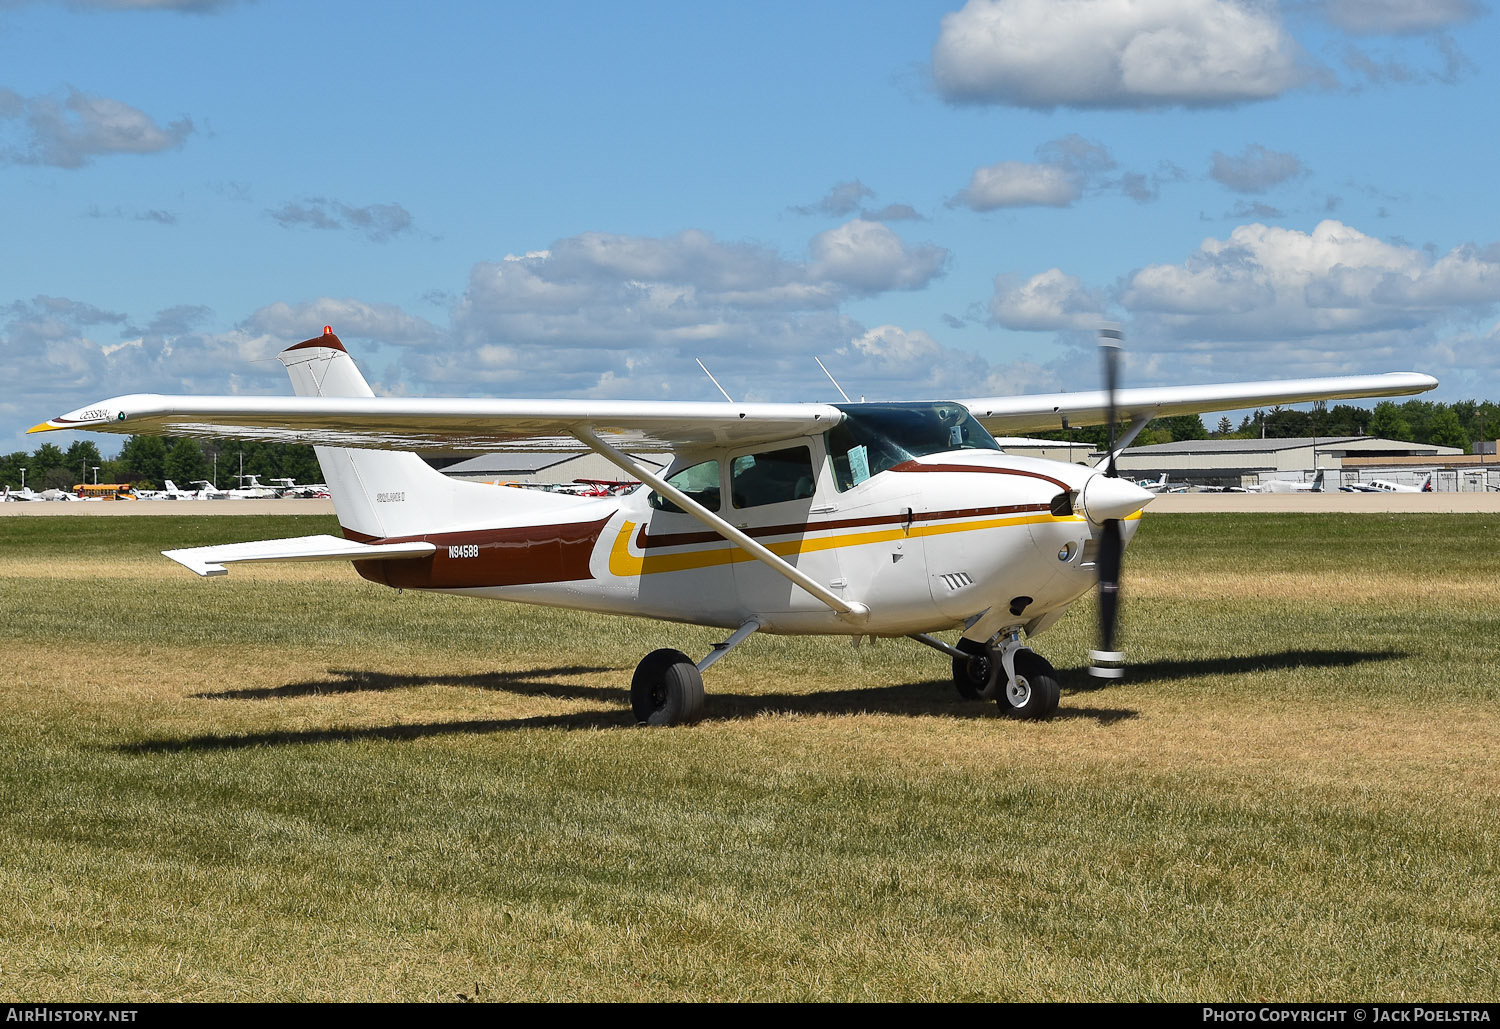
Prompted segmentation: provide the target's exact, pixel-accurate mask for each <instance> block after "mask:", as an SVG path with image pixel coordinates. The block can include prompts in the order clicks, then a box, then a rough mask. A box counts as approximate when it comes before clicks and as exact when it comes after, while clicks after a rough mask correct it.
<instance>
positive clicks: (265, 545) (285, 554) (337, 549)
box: [161, 536, 437, 575]
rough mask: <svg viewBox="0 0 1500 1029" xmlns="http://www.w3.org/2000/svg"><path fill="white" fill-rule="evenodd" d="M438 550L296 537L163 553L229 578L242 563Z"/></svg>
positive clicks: (408, 554) (418, 544)
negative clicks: (235, 566)
mask: <svg viewBox="0 0 1500 1029" xmlns="http://www.w3.org/2000/svg"><path fill="white" fill-rule="evenodd" d="M436 550H437V547H436V546H434V545H433V544H431V543H423V542H420V541H414V542H411V543H358V542H355V541H354V540H346V539H342V538H340V537H338V536H297V537H294V538H292V539H284V540H256V541H254V542H253V543H225V544H222V545H220V546H216V547H189V548H187V549H185V550H163V551H162V552H161V553H162V556H163V557H170V558H171V559H172V560H173V561H176V562H177V563H178V564H180V565H182V566H183V567H184V568H187V569H189V570H190V571H193V572H196V573H197V574H199V575H228V574H229V569H228V568H225V567H224V566H225V565H229V564H237V563H239V562H241V561H368V560H372V559H375V558H379V559H382V560H389V559H392V558H408V557H426V556H428V555H429V554H431V553H433V552H434V551H436Z"/></svg>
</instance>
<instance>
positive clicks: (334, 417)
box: [29, 372, 1437, 453]
mask: <svg viewBox="0 0 1500 1029" xmlns="http://www.w3.org/2000/svg"><path fill="white" fill-rule="evenodd" d="M1435 386H1437V380H1436V379H1434V378H1432V377H1431V376H1429V375H1422V374H1420V373H1417V372H1389V373H1386V374H1383V375H1349V376H1335V377H1330V378H1319V379H1288V380H1282V381H1267V382H1243V383H1217V384H1210V385H1200V386H1159V387H1138V388H1133V389H1123V390H1120V391H1119V392H1118V394H1117V404H1118V410H1119V413H1120V416H1121V417H1122V418H1128V419H1134V420H1137V421H1140V420H1143V419H1149V418H1155V417H1161V416H1169V415H1180V414H1203V413H1206V412H1209V411H1226V410H1237V409H1241V408H1252V407H1266V406H1271V405H1275V404H1295V403H1302V402H1306V401H1311V400H1343V399H1354V398H1364V397H1390V396H1409V395H1411V394H1414V393H1422V392H1425V391H1426V390H1430V389H1432V388H1434V387H1435ZM960 403H962V404H964V405H965V406H966V407H967V408H968V409H969V410H970V411H971V412H972V413H973V414H974V416H975V417H976V418H977V419H978V420H979V421H980V423H981V424H983V425H984V427H985V428H986V429H988V430H990V432H992V433H995V434H997V435H1014V434H1017V433H1025V432H1037V431H1045V430H1048V429H1057V428H1060V427H1061V425H1062V419H1063V418H1067V419H1068V421H1069V424H1072V425H1097V424H1102V423H1103V422H1104V421H1106V419H1107V418H1108V413H1107V412H1108V406H1109V405H1108V398H1107V397H1106V395H1105V393H1104V392H1102V391H1099V390H1092V391H1086V392H1079V393H1052V394H1035V395H1031V396H1015V397H983V398H978V399H972V400H962V401H960ZM841 406H842V405H841ZM843 417H844V414H843V412H842V411H841V410H840V408H839V407H837V406H834V405H832V404H764V403H761V404H753V403H747V404H735V403H731V404H720V403H695V402H680V401H678V402H657V401H624V400H612V401H592V400H491V399H447V398H442V399H429V398H417V397H319V396H302V397H246V396H163V395H160V394H133V395H130V396H123V397H115V398H113V399H110V400H104V401H100V402H99V403H96V404H92V405H90V406H88V407H86V408H80V409H78V410H76V411H70V412H69V413H67V414H64V415H60V416H58V417H56V418H53V419H51V420H49V421H46V422H43V423H41V424H40V425H37V426H35V427H33V428H32V429H30V430H29V431H30V432H43V431H48V430H53V429H89V430H92V431H95V432H114V433H122V434H145V435H172V436H200V437H225V438H235V439H253V440H264V441H268V442H278V443H304V444H313V445H317V446H328V447H360V448H376V449H385V450H448V451H483V452H495V451H537V450H558V451H576V450H577V449H578V446H579V441H580V439H581V438H582V437H581V436H580V433H587V434H593V435H596V436H597V437H598V438H599V439H600V440H602V441H604V442H605V443H607V444H608V445H609V446H611V447H614V448H616V449H618V450H621V451H626V452H642V453H651V452H661V451H677V450H691V449H696V448H700V447H720V446H740V445H757V444H764V443H774V442H777V441H779V440H784V439H792V438H794V437H797V436H806V435H812V434H815V433H821V432H825V431H827V430H828V429H830V428H832V427H833V426H835V425H837V424H838V423H839V422H840V421H842V420H843Z"/></svg>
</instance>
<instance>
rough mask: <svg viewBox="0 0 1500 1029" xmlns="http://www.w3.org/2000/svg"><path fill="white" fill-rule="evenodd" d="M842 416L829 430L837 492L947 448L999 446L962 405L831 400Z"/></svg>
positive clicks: (974, 448) (982, 448) (993, 448)
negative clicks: (841, 402) (840, 402)
mask: <svg viewBox="0 0 1500 1029" xmlns="http://www.w3.org/2000/svg"><path fill="white" fill-rule="evenodd" d="M834 406H835V407H837V408H838V409H839V410H840V411H843V412H844V420H843V421H842V422H840V423H839V424H838V426H837V427H836V428H833V429H830V430H828V456H829V457H830V458H831V459H832V461H833V475H834V479H835V481H836V482H837V483H838V488H839V490H840V492H842V491H844V490H847V489H851V488H853V487H855V486H858V485H859V484H860V483H862V482H864V481H865V480H866V479H868V478H869V477H870V476H872V475H878V474H880V473H881V472H883V471H885V470H886V469H887V468H892V467H894V466H896V465H898V464H900V463H901V462H903V461H910V460H911V459H912V458H915V457H926V456H927V455H928V454H941V453H944V452H945V451H949V450H999V449H1000V444H998V443H996V442H995V440H994V437H992V436H991V435H990V434H989V433H988V432H986V431H985V428H984V426H983V425H980V424H979V422H977V421H976V420H975V419H974V416H973V415H972V414H970V413H969V409H968V408H966V407H964V406H963V405H962V404H955V403H941V404H835V405H834Z"/></svg>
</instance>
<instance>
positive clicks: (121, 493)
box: [73, 482, 135, 500]
mask: <svg viewBox="0 0 1500 1029" xmlns="http://www.w3.org/2000/svg"><path fill="white" fill-rule="evenodd" d="M73 492H74V493H75V494H76V495H77V496H80V497H83V498H84V499H85V500H87V499H89V498H91V497H98V498H99V499H101V500H134V499H135V494H134V493H132V492H130V483H128V482H93V483H88V482H80V483H78V485H76V486H74V487H73Z"/></svg>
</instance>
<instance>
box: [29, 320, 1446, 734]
mask: <svg viewBox="0 0 1500 1029" xmlns="http://www.w3.org/2000/svg"><path fill="white" fill-rule="evenodd" d="M1101 335H1102V336H1105V337H1107V338H1106V340H1105V348H1104V353H1105V357H1106V359H1105V364H1104V367H1105V381H1106V388H1105V389H1104V390H1102V391H1094V392H1081V393H1059V394H1053V395H1047V396H1030V397H991V398H982V399H977V400H965V401H942V402H936V403H931V402H929V403H858V404H855V403H845V404H812V403H809V404H761V403H757V404H750V403H735V402H729V403H658V402H645V401H592V400H591V401H557V400H552V401H547V400H473V399H467V400H466V399H420V398H409V397H376V396H375V395H374V393H373V392H372V391H371V390H370V387H369V386H368V385H367V384H366V382H365V379H364V376H363V375H361V374H360V372H359V370H358V368H356V367H355V364H354V361H353V359H352V358H351V357H350V356H349V354H348V353H347V352H346V351H345V349H344V346H343V344H342V343H340V342H339V339H338V337H337V336H335V335H334V334H333V330H332V329H331V328H326V327H325V329H324V330H323V335H322V336H315V337H313V338H312V339H309V340H306V341H305V342H302V343H298V344H296V345H295V346H293V347H290V348H289V349H287V350H285V351H283V352H282V354H281V355H280V357H281V362H282V363H283V364H284V365H285V366H286V369H287V372H288V374H289V375H290V376H291V380H292V389H293V391H294V392H295V393H296V396H295V397H247V396H222V397H213V396H176V397H174V396H159V395H134V396H124V397H116V398H114V399H111V400H103V401H100V402H98V403H95V404H90V405H88V406H87V407H84V408H80V409H79V410H76V411H72V412H69V413H68V414H65V415H61V416H59V417H57V418H54V419H52V420H51V421H48V422H43V423H42V424H40V425H38V426H36V427H35V428H33V429H32V430H31V431H32V432H38V431H46V430H52V429H93V430H97V431H101V432H115V433H136V434H157V435H177V436H200V437H234V438H241V439H254V440H267V441H273V442H295V443H310V444H313V445H314V446H315V447H316V448H317V456H318V461H319V463H320V464H321V465H322V468H323V474H324V477H325V479H326V480H327V483H328V487H329V489H330V491H331V492H332V495H333V502H334V508H335V510H336V512H337V514H338V519H339V524H340V526H341V528H342V530H343V534H344V536H343V538H339V537H337V536H308V537H300V538H296V539H282V540H264V541H260V542H255V543H239V544H229V545H225V546H211V547H194V548H191V549H187V550H171V551H165V552H164V553H165V554H166V556H167V557H170V558H171V559H172V560H174V561H177V562H179V563H180V564H182V565H185V566H186V567H188V568H190V569H192V570H193V571H195V572H197V573H198V574H199V575H222V574H225V573H226V572H227V570H228V569H227V566H228V565H230V564H232V563H236V562H241V561H283V560H284V561H298V560H301V561H319V560H348V561H353V562H354V567H355V569H356V570H357V571H358V572H359V574H360V575H362V576H363V577H365V578H366V579H369V580H371V581H374V582H378V583H383V584H384V585H386V586H392V587H399V588H405V589H425V590H438V591H443V592H449V593H462V594H470V595H473V596H481V597H495V598H500V599H505V600H512V601H522V602H527V603H533V604H547V605H552V606H557V607H567V608H578V609H584V610H593V611H606V612H614V613H619V614H630V615H641V616H645V617H650V618H659V619H665V620H667V621H675V622H687V623H695V624H701V625H711V626H718V627H721V628H724V629H729V630H732V631H731V633H730V634H729V636H728V638H727V639H726V640H725V641H724V642H722V643H720V644H718V645H716V646H715V647H714V648H713V650H712V651H711V652H710V653H709V654H708V655H707V656H706V657H704V658H703V659H702V660H701V661H697V662H694V661H693V660H692V659H691V658H690V657H688V656H687V655H686V654H683V653H681V652H679V651H676V650H670V649H663V650H657V651H654V652H653V653H651V654H649V655H647V656H646V658H645V659H644V660H643V661H641V663H640V665H639V666H638V667H637V668H636V671H635V675H634V678H633V679H632V682H631V688H630V695H631V706H632V708H633V709H634V711H635V715H636V717H637V720H638V721H640V722H643V723H647V724H651V725H666V724H673V723H680V722H689V721H693V720H694V719H696V718H698V717H699V715H700V714H701V712H702V709H703V703H704V697H703V678H702V672H703V671H704V670H706V669H707V668H708V667H709V666H710V665H712V664H713V663H714V662H715V661H717V660H719V659H720V658H721V657H723V656H724V655H725V654H727V653H728V652H729V651H730V650H731V649H732V648H733V647H735V646H737V645H738V644H739V643H741V642H742V641H744V640H745V639H746V638H748V637H749V636H750V635H751V634H752V633H755V632H770V633H787V634H822V635H844V636H851V637H859V636H872V637H873V636H910V637H912V638H913V639H915V640H917V641H919V642H921V643H924V644H926V645H928V646H931V647H933V648H935V649H937V650H940V651H942V652H944V653H946V654H948V655H949V656H950V657H951V658H952V659H953V672H954V683H955V685H956V686H957V687H958V690H959V692H960V693H961V694H962V695H964V696H965V697H970V698H976V697H982V698H986V699H989V698H993V699H994V700H996V701H997V703H998V704H999V706H1000V708H1001V709H1002V710H1004V711H1007V712H1009V713H1011V714H1013V715H1017V716H1019V717H1025V718H1045V717H1047V716H1048V715H1050V714H1051V713H1052V711H1053V710H1054V709H1055V708H1056V706H1057V703H1058V692H1059V691H1058V682H1057V675H1056V672H1054V671H1053V669H1052V666H1051V665H1049V664H1048V663H1047V662H1046V661H1045V660H1043V659H1042V658H1041V657H1040V656H1039V655H1037V654H1036V653H1034V652H1033V651H1032V650H1031V649H1030V648H1029V647H1028V646H1026V644H1025V643H1023V642H1022V634H1023V633H1024V634H1025V635H1026V636H1027V637H1031V636H1035V635H1037V634H1038V633H1040V632H1042V631H1044V630H1045V629H1047V628H1048V627H1049V626H1051V625H1053V624H1054V623H1055V622H1056V621H1057V620H1058V619H1059V618H1061V617H1062V615H1063V613H1064V612H1065V611H1066V610H1067V609H1068V606H1069V605H1070V604H1072V603H1073V602H1074V601H1076V600H1077V599H1078V598H1080V597H1081V596H1083V595H1084V594H1085V593H1087V592H1088V591H1089V590H1090V589H1091V588H1092V587H1093V586H1094V584H1095V583H1096V582H1097V583H1098V584H1099V586H1100V605H1099V606H1100V612H1101V616H1100V622H1101V644H1100V648H1099V650H1097V651H1095V652H1094V654H1093V659H1094V662H1095V667H1094V668H1093V669H1091V671H1093V672H1094V673H1095V674H1099V675H1105V676H1110V677H1113V676H1117V675H1119V674H1120V672H1121V668H1120V664H1119V663H1120V661H1121V655H1120V654H1119V653H1117V652H1115V651H1113V650H1112V649H1111V646H1112V641H1113V634H1114V623H1115V612H1116V591H1117V588H1118V584H1119V575H1120V558H1121V554H1122V553H1123V550H1124V546H1125V544H1126V542H1128V540H1129V538H1130V537H1131V536H1133V535H1134V532H1135V529H1136V527H1137V525H1138V519H1139V518H1140V513H1141V509H1142V508H1144V507H1145V506H1146V505H1147V504H1148V503H1150V502H1151V500H1152V499H1153V495H1152V494H1151V493H1148V492H1147V491H1145V490H1143V489H1141V488H1140V487H1138V486H1136V485H1135V484H1134V483H1132V482H1129V481H1127V480H1123V479H1120V478H1119V477H1117V476H1116V475H1115V470H1114V463H1113V461H1112V460H1110V461H1106V462H1105V464H1106V467H1104V468H1085V467H1081V466H1078V465H1070V464H1063V463H1061V462H1055V461H1046V460H1041V459H1036V458H1025V457H1012V456H1008V455H1006V454H1004V453H1002V452H1001V451H1000V449H999V448H998V447H997V446H996V444H995V441H994V439H993V438H992V437H991V435H990V431H989V430H994V431H998V432H1002V433H1017V434H1019V433H1024V432H1028V431H1035V430H1040V429H1049V428H1054V427H1058V426H1060V425H1062V424H1063V419H1065V418H1066V419H1069V420H1071V423H1072V424H1074V425H1085V424H1106V423H1107V424H1110V425H1111V426H1113V425H1114V423H1115V421H1116V417H1115V415H1116V411H1117V410H1118V411H1119V412H1122V413H1123V415H1124V416H1125V417H1126V418H1128V420H1129V425H1128V426H1127V428H1126V430H1125V432H1124V433H1123V434H1122V436H1121V438H1120V439H1119V440H1118V441H1116V440H1113V439H1112V440H1111V441H1110V447H1109V451H1108V452H1109V453H1110V454H1114V453H1116V452H1118V450H1120V449H1122V448H1123V447H1125V446H1127V445H1128V444H1129V442H1130V441H1131V440H1132V439H1134V438H1135V434H1136V433H1137V432H1139V430H1140V429H1142V428H1144V427H1145V425H1146V423H1147V422H1148V421H1150V420H1151V419H1152V418H1153V417H1156V416H1158V415H1177V414H1201V413H1204V412H1209V411H1220V410H1236V409H1240V408H1252V407H1269V406H1271V405H1273V404H1290V403H1298V402H1303V401H1310V400H1318V399H1347V398H1355V397H1376V396H1405V395H1409V394H1412V393H1420V392H1423V391H1425V390H1429V389H1432V388H1433V387H1435V386H1436V385H1437V380H1435V379H1433V378H1431V377H1430V376H1426V375H1420V374H1417V373H1414V372H1408V373H1390V374H1386V375H1366V376H1346V377H1338V378H1324V379H1303V380H1295V381H1286V382H1257V383H1240V384H1225V385H1210V386H1173V387H1162V388H1147V389H1126V390H1117V389H1116V388H1115V381H1114V380H1115V378H1116V374H1115V368H1116V366H1117V360H1116V355H1117V354H1118V345H1117V344H1116V343H1115V342H1113V340H1116V339H1118V338H1119V334H1118V333H1113V332H1105V333H1101ZM580 443H581V444H583V445H584V446H585V447H588V448H589V449H591V450H594V451H596V452H597V453H599V454H600V455H602V456H603V457H605V458H606V459H608V460H609V461H611V462H612V463H614V464H615V465H616V466H618V467H619V468H620V469H621V471H622V472H624V473H625V474H626V475H627V476H628V477H630V478H633V479H637V480H639V481H640V482H642V483H644V484H645V487H642V488H641V489H637V490H635V491H634V492H631V493H629V494H626V495H624V496H613V497H573V496H568V495H565V494H557V493H546V492H541V491H535V490H497V489H494V488H493V487H491V486H486V485H482V484H477V483H469V482H463V481H458V480H454V479H450V478H448V477H447V476H445V475H443V474H441V473H440V472H437V471H434V470H433V469H431V468H430V467H429V466H428V465H427V464H426V463H425V462H424V461H423V460H422V459H421V458H420V457H418V456H417V455H416V454H415V453H410V452H409V451H414V450H418V449H447V450H457V451H499V450H528V451H535V450H549V449H550V450H571V449H577V447H578V445H579V444H580ZM402 451H407V452H402ZM663 451H671V452H672V453H673V454H674V455H675V459H674V460H673V462H672V464H671V466H670V467H669V468H668V469H666V470H665V472H662V473H660V474H658V473H657V472H655V471H652V470H651V469H650V468H648V467H646V466H645V465H644V464H642V463H640V462H637V461H633V460H631V458H630V456H629V455H630V453H632V452H640V453H653V452H663ZM646 487H649V488H646ZM946 629H959V630H962V636H961V637H960V639H959V640H958V643H957V645H956V646H954V645H950V644H948V643H945V642H943V641H940V640H938V639H936V638H934V637H933V636H931V635H930V633H933V632H937V631H942V630H946Z"/></svg>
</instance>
